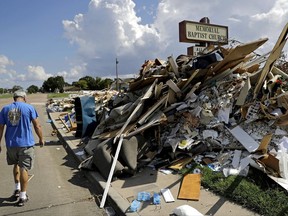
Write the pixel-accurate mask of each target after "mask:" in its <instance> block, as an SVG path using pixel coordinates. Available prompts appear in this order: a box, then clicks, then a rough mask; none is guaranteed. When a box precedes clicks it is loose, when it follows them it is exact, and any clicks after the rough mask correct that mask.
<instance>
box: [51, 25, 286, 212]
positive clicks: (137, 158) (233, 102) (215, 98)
mask: <svg viewBox="0 0 288 216" xmlns="http://www.w3.org/2000/svg"><path fill="white" fill-rule="evenodd" d="M287 29H288V24H287V25H286V26H285V27H284V29H283V31H282V33H281V34H280V36H279V38H278V41H277V42H276V44H275V46H274V48H273V50H272V51H271V52H270V53H268V54H265V55H263V56H259V55H257V54H256V52H255V51H256V50H257V49H258V48H259V47H261V46H262V45H263V44H264V43H265V42H266V41H267V40H268V39H267V38H264V39H259V40H256V41H252V42H249V43H245V44H239V45H237V46H235V47H230V48H226V47H221V46H209V47H207V49H206V50H204V52H203V53H202V54H200V55H199V56H196V57H195V56H189V55H180V56H178V57H177V58H176V59H174V57H173V56H169V57H168V58H167V60H166V61H165V60H160V59H157V58H156V59H155V60H146V61H145V62H144V64H143V65H142V66H141V69H140V72H139V76H138V77H137V78H135V79H134V80H132V81H130V83H129V89H125V91H120V92H116V91H99V92H98V91H96V92H91V93H90V94H89V95H88V96H89V97H91V96H92V97H94V99H95V107H94V108H95V109H94V111H95V113H94V114H95V116H93V115H92V117H91V115H90V116H89V114H85V112H84V111H83V110H84V109H86V108H87V109H90V107H89V108H88V107H85V106H84V107H82V111H81V112H82V120H83V121H82V124H83V123H84V124H85V121H84V119H85V118H86V117H89V118H92V119H93V120H94V121H93V123H94V124H93V125H92V126H91V125H90V126H91V127H89V122H88V123H87V125H84V126H83V125H82V126H81V131H80V135H79V134H78V136H80V137H81V138H82V139H85V138H86V137H85V135H87V134H89V136H88V139H86V141H85V143H84V146H83V150H84V151H85V153H86V154H87V158H89V160H90V163H89V165H90V166H91V167H90V168H92V166H93V167H94V168H95V169H97V170H98V171H99V172H100V173H101V174H102V176H103V177H104V178H105V179H108V180H109V176H111V174H112V175H113V179H116V178H117V177H125V176H133V175H134V174H135V173H136V172H138V171H139V170H140V169H141V168H143V167H147V166H148V167H151V168H153V169H157V170H159V171H160V170H161V172H165V173H167V174H169V173H171V172H173V171H177V170H180V169H182V168H183V167H185V166H189V164H190V163H191V162H192V161H194V162H196V163H199V164H200V163H201V164H204V165H207V166H208V167H209V168H210V169H211V170H213V171H215V172H218V171H221V172H223V174H224V176H226V177H227V176H229V175H243V176H246V175H247V173H248V171H249V167H250V166H253V167H256V168H257V169H260V170H262V171H263V172H265V173H266V174H267V176H269V177H270V178H271V179H273V180H275V182H277V183H279V184H280V185H281V186H282V187H284V188H286V189H288V170H287V167H288V151H287V149H288V144H287V143H288V135H287V125H288V92H287V89H288V83H287V80H288V75H287V74H286V73H285V72H284V71H281V70H280V69H279V68H276V66H275V62H276V61H277V59H278V58H280V55H281V51H282V49H283V47H284V45H285V43H286V41H287ZM85 96H87V94H86V95H85ZM79 97H80V98H81V97H83V96H81V95H74V97H73V98H69V100H67V101H66V103H67V105H66V103H65V105H64V104H63V103H62V102H59V101H58V102H56V101H50V102H49V103H48V104H49V105H48V109H49V110H50V111H55V112H58V111H59V110H60V112H65V109H67V108H68V107H69V109H71V107H72V106H71V105H70V103H73V102H74V103H75V98H79ZM76 100H77V99H76ZM56 104H57V105H56ZM60 104H61V108H60ZM78 112H79V111H78ZM88 113H89V112H88ZM71 114H72V115H74V114H75V116H76V120H73V122H72V120H71V117H72V116H71V115H70V114H65V116H61V118H60V117H59V118H60V119H61V121H62V120H63V125H64V126H65V128H66V129H67V131H69V130H72V129H73V128H74V129H75V124H73V123H76V124H77V129H76V130H78V129H79V122H77V121H80V120H79V119H78V120H77V115H79V113H77V110H75V107H73V108H72V109H71ZM85 115H87V116H85ZM69 116H70V117H69ZM66 117H68V120H67V118H66ZM69 118H70V119H69ZM90 120H91V119H90ZM68 123H70V124H68ZM88 129H89V132H88V133H87V131H85V130H88ZM119 146H120V147H119ZM118 151H119V152H118ZM113 161H114V162H115V163H113V164H112V162H113ZM111 164H112V167H111ZM85 168H87V167H85ZM168 170H170V171H171V170H172V171H171V172H168ZM111 172H112V173H111ZM200 177H201V171H200V170H194V171H193V174H189V175H187V176H184V177H183V181H184V184H183V185H182V187H183V190H182V189H180V193H179V197H177V198H178V199H181V198H183V199H193V200H195V199H196V200H197V199H199V193H200ZM185 178H189V181H185ZM113 179H112V181H113ZM108 183H109V182H108ZM108 183H107V184H108ZM185 183H187V185H185ZM191 184H192V185H191ZM184 187H185V188H184ZM187 187H192V188H195V190H194V189H193V191H192V192H189V193H188V194H186V192H187V191H190V190H188V189H187ZM195 191H197V193H196V192H195ZM161 192H162V195H163V197H164V200H165V202H172V201H174V198H173V196H172V195H171V193H169V189H162V190H161ZM182 192H183V193H182ZM139 205H140V203H139V200H138V201H137V200H134V201H133V202H132V203H131V210H132V211H137V210H138V209H139ZM183 208H185V209H184V210H183V209H180V208H179V209H175V212H174V213H175V214H176V215H186V214H185V213H183V212H184V211H186V209H187V208H188V207H185V206H184V207H183ZM191 208H192V207H190V208H189V211H191ZM193 211H197V210H195V209H193ZM179 212H180V213H179ZM195 215H202V214H200V213H198V212H197V214H195Z"/></svg>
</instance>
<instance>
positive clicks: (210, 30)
mask: <svg viewBox="0 0 288 216" xmlns="http://www.w3.org/2000/svg"><path fill="white" fill-rule="evenodd" d="M204 18H206V17H204ZM204 18H202V19H201V20H200V22H192V21H187V20H183V21H182V22H180V23H179V41H180V42H186V43H200V46H198V47H197V46H195V47H193V48H192V47H189V48H188V51H187V52H188V54H193V55H194V54H196V53H198V52H199V51H202V50H203V49H204V48H206V46H207V44H221V45H223V44H228V27H227V26H222V25H214V24H210V23H207V22H209V19H208V18H206V19H204ZM203 21H204V22H203ZM203 44H204V45H205V46H203ZM203 47H204V48H203ZM189 49H190V50H189Z"/></svg>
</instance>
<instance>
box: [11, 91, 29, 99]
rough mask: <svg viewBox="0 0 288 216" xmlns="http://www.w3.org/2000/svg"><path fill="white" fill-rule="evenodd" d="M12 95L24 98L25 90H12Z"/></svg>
mask: <svg viewBox="0 0 288 216" xmlns="http://www.w3.org/2000/svg"><path fill="white" fill-rule="evenodd" d="M13 97H23V98H25V97H26V92H25V91H21V90H20V91H16V92H14V94H13Z"/></svg>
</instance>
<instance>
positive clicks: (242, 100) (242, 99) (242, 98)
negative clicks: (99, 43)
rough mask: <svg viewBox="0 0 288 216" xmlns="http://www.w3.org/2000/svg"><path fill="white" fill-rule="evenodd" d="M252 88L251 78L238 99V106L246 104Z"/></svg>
mask: <svg viewBox="0 0 288 216" xmlns="http://www.w3.org/2000/svg"><path fill="white" fill-rule="evenodd" d="M250 88H251V83H250V78H249V77H248V79H247V81H246V82H245V85H244V86H243V88H242V89H241V91H240V95H239V96H238V98H237V102H236V105H238V106H242V105H244V104H245V100H246V98H247V95H248V93H249V90H250Z"/></svg>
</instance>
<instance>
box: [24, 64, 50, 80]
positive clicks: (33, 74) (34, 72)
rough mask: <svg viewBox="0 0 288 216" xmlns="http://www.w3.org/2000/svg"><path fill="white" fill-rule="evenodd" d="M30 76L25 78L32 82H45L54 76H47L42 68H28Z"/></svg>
mask: <svg viewBox="0 0 288 216" xmlns="http://www.w3.org/2000/svg"><path fill="white" fill-rule="evenodd" d="M27 71H28V75H27V77H23V79H24V80H31V81H45V80H47V79H48V78H49V77H51V76H53V75H52V74H47V73H46V72H45V69H44V68H43V67H42V66H31V65H29V66H28V67H27Z"/></svg>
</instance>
